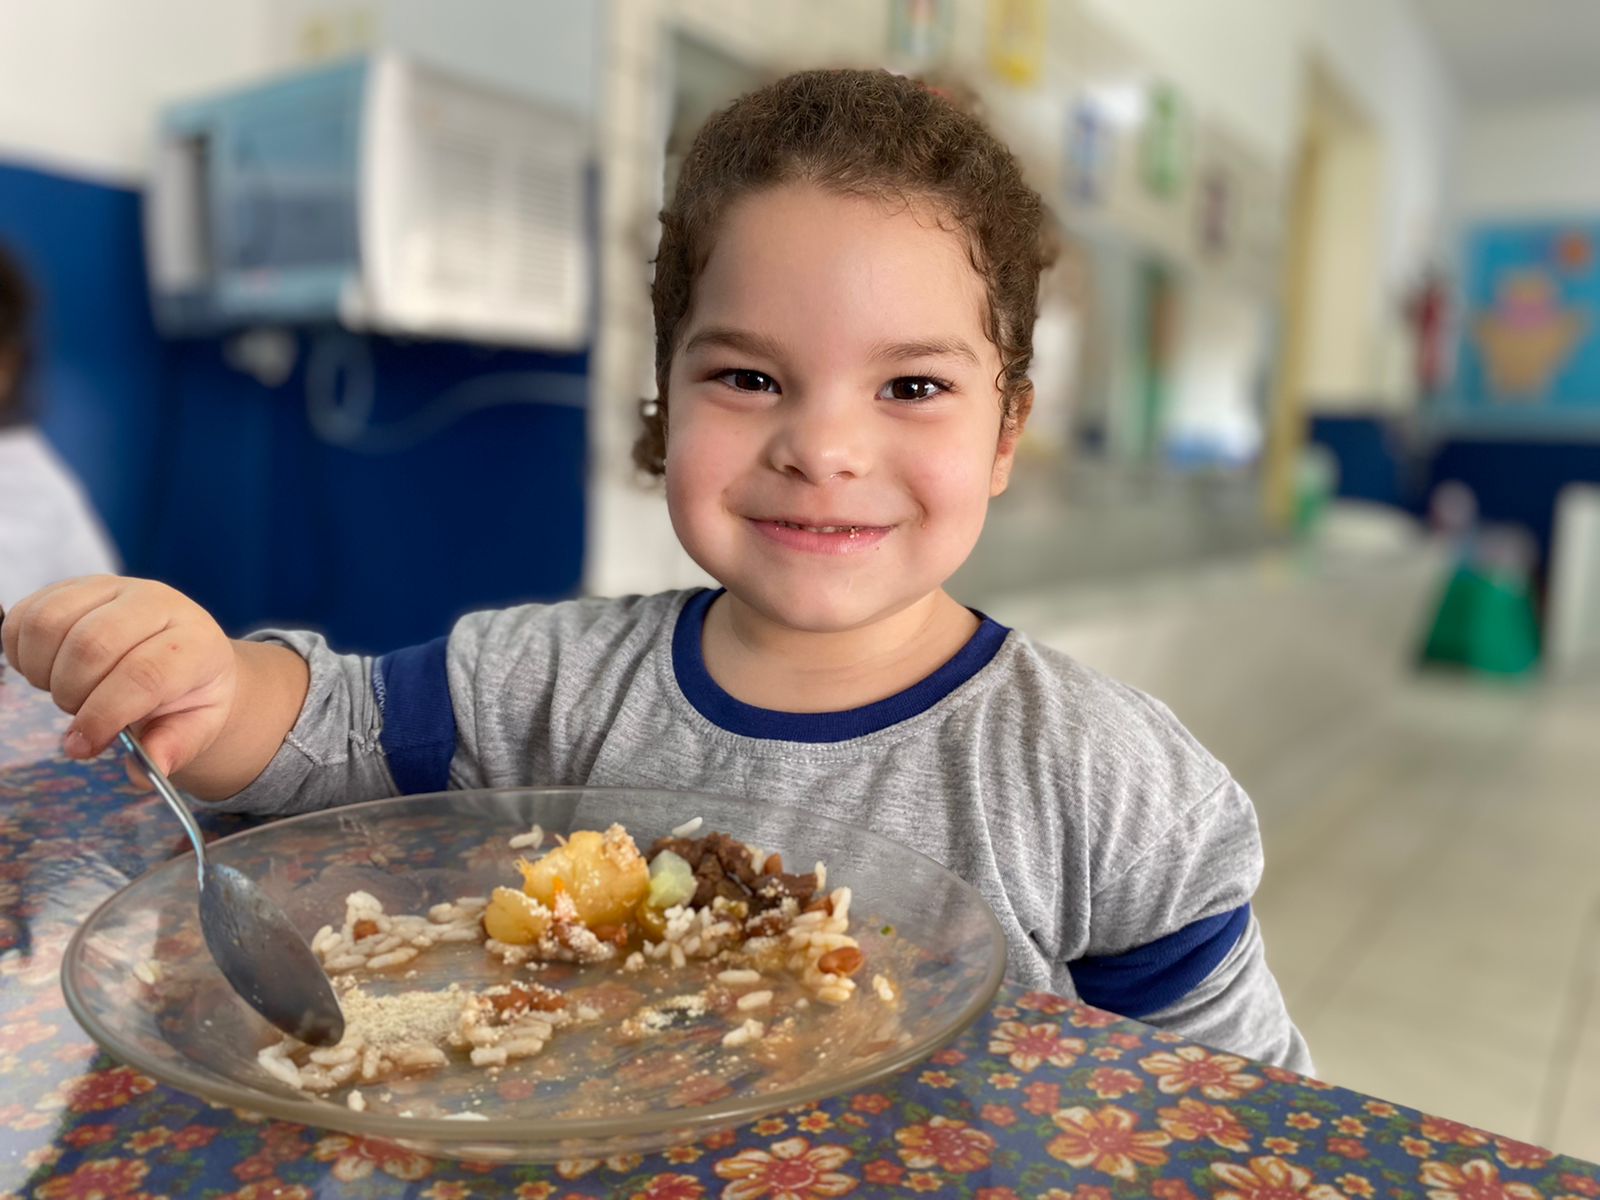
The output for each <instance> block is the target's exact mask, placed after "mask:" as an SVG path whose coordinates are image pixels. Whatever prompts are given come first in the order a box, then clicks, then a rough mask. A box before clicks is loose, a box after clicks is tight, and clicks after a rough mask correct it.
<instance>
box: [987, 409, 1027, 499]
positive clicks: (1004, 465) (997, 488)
mask: <svg viewBox="0 0 1600 1200" xmlns="http://www.w3.org/2000/svg"><path fill="white" fill-rule="evenodd" d="M1032 411H1033V384H1032V383H1031V382H1030V383H1025V384H1023V385H1022V388H1021V390H1019V391H1018V392H1017V399H1016V407H1015V408H1014V409H1013V411H1012V414H1011V418H1010V419H1009V420H1005V421H1002V422H1001V424H1000V444H999V445H998V446H996V447H995V452H994V470H993V472H992V473H991V474H990V476H989V495H990V497H991V498H992V497H995V496H998V495H999V494H1000V493H1001V492H1003V491H1005V490H1006V485H1007V484H1009V483H1010V482H1011V465H1012V463H1014V462H1016V460H1017V439H1018V438H1020V437H1021V436H1022V427H1023V426H1024V425H1026V424H1027V423H1028V414H1029V413H1030V412H1032Z"/></svg>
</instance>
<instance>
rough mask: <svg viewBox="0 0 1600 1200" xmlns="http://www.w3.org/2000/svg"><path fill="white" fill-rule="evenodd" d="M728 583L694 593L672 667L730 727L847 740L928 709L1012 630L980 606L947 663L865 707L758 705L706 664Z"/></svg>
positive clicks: (697, 704) (689, 693)
mask: <svg viewBox="0 0 1600 1200" xmlns="http://www.w3.org/2000/svg"><path fill="white" fill-rule="evenodd" d="M723 590H724V589H722V588H718V589H716V590H714V591H713V590H711V589H707V590H705V591H702V592H698V593H696V594H695V595H694V596H691V597H690V598H689V601H688V603H686V604H685V605H684V606H683V610H682V611H681V612H680V613H679V614H678V623H677V625H676V626H675V627H674V629H673V631H672V669H673V673H674V674H675V675H676V676H677V677H678V688H679V690H681V691H682V692H683V695H684V698H685V699H686V700H688V701H689V703H690V704H692V705H694V708H695V711H696V712H698V713H699V714H700V715H701V716H702V717H704V718H705V719H706V720H708V721H710V722H711V723H712V724H713V725H716V726H717V727H718V728H720V729H725V730H727V731H728V732H729V733H737V734H740V735H742V736H744V737H752V738H766V739H768V740H770V741H782V742H843V741H848V740H849V739H851V738H858V737H865V736H866V735H867V734H869V733H876V732H878V730H880V729H887V728H889V726H891V725H897V724H899V723H900V722H901V721H905V720H908V719H910V718H911V717H914V716H917V715H918V714H919V713H924V712H927V711H928V709H930V708H932V707H933V706H934V705H935V704H937V703H939V701H941V700H943V699H944V698H945V697H946V696H948V695H949V694H950V693H951V692H953V691H955V690H956V689H957V688H958V687H960V686H961V685H962V684H963V683H965V682H967V680H969V679H971V678H972V677H973V676H974V675H976V674H977V673H978V672H979V671H981V670H983V668H984V667H985V666H987V665H988V664H989V660H990V659H992V658H993V657H994V656H995V655H996V654H997V653H999V651H1000V647H1001V645H1002V644H1003V643H1004V642H1005V640H1006V635H1007V634H1008V633H1009V632H1010V630H1009V629H1007V628H1006V626H1004V625H1001V624H1000V623H998V622H997V621H993V620H991V619H990V618H988V617H986V616H984V615H983V614H982V613H980V612H977V611H976V610H974V615H975V616H977V617H978V619H979V625H978V631H977V632H976V633H974V634H973V635H972V637H971V638H970V639H969V640H968V641H967V644H966V645H965V646H963V647H961V649H960V650H958V651H956V655H955V657H954V658H952V659H951V660H950V661H949V662H947V663H945V664H944V666H942V667H940V668H939V669H938V670H937V671H935V672H934V673H933V674H932V675H929V676H928V677H927V678H926V679H924V680H922V681H921V682H920V683H915V684H912V686H910V687H908V688H907V689H906V690H905V691H903V692H899V693H897V694H895V695H893V696H889V697H888V698H886V699H883V700H878V701H876V702H874V703H872V704H867V705H863V706H862V707H861V708H851V709H846V710H844V711H843V712H822V713H793V712H777V711H775V710H773V709H770V708H757V707H756V706H755V705H753V704H746V703H744V701H742V700H735V699H734V698H733V697H732V696H730V695H729V694H728V693H727V692H725V691H723V690H722V688H721V687H719V686H718V684H717V682H716V680H714V679H712V678H711V673H710V672H709V671H707V670H706V660H705V656H704V655H703V654H702V653H701V643H700V639H701V635H702V634H703V633H704V631H705V624H706V613H707V612H708V611H709V610H710V608H711V605H712V602H713V601H715V600H716V598H717V597H718V596H720V595H722V593H723Z"/></svg>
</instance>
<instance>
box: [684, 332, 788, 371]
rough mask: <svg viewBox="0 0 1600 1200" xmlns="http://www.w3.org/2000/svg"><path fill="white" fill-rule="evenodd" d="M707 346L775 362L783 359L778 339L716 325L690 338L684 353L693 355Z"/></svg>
mask: <svg viewBox="0 0 1600 1200" xmlns="http://www.w3.org/2000/svg"><path fill="white" fill-rule="evenodd" d="M706 346H720V347H722V348H723V349H724V350H734V351H737V352H738V353H740V354H750V355H754V356H755V357H757V358H765V359H770V360H772V361H774V362H776V361H779V360H781V359H782V358H783V347H782V346H780V345H779V344H778V341H777V339H776V338H770V337H767V336H766V335H765V334H760V333H752V332H751V331H749V330H748V329H729V328H725V327H722V326H715V325H714V326H712V327H711V328H710V329H702V330H701V331H700V332H699V333H697V334H695V335H694V336H693V337H692V338H690V339H689V341H688V342H687V343H686V344H685V345H684V347H683V352H684V353H685V354H691V353H693V352H694V351H696V350H699V349H701V348H703V347H706Z"/></svg>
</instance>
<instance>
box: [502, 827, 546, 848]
mask: <svg viewBox="0 0 1600 1200" xmlns="http://www.w3.org/2000/svg"><path fill="white" fill-rule="evenodd" d="M507 845H509V846H510V847H511V848H512V849H513V850H537V849H538V848H539V847H540V846H542V845H544V830H543V829H541V828H539V826H537V825H535V826H534V827H533V828H532V829H530V830H528V832H527V833H519V834H517V836H516V837H514V838H512V839H511V841H510V842H508V843H507Z"/></svg>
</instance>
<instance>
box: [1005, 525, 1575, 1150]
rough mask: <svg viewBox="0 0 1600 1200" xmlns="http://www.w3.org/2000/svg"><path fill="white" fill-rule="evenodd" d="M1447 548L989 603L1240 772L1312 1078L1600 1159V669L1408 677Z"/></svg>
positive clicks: (1270, 564) (1267, 921)
mask: <svg viewBox="0 0 1600 1200" xmlns="http://www.w3.org/2000/svg"><path fill="white" fill-rule="evenodd" d="M1438 569H1439V568H1438V563H1437V561H1434V560H1430V559H1428V558H1427V557H1426V556H1420V557H1418V556H1406V555H1399V556H1388V557H1384V556H1378V557H1376V558H1372V559H1369V560H1360V561H1358V560H1357V559H1345V560H1340V561H1332V560H1327V559H1324V560H1320V561H1317V562H1308V561H1306V560H1305V559H1303V558H1292V557H1285V556H1276V557H1274V556H1267V557H1265V558H1258V559H1255V560H1251V561H1250V562H1241V563H1238V564H1234V565H1231V566H1222V567H1217V568H1212V569H1208V570H1207V571H1206V572H1204V573H1196V572H1193V571H1191V572H1188V573H1185V574H1183V575H1179V576H1171V577H1168V578H1167V579H1165V580H1161V581H1156V582H1154V583H1152V582H1150V581H1148V580H1147V581H1145V582H1143V583H1140V584H1138V585H1133V584H1120V585H1108V586H1104V587H1099V588H1096V589H1093V591H1092V592H1089V591H1086V590H1085V589H1083V588H1077V589H1069V590H1062V589H1050V590H1041V589H1034V590H1030V591H1029V592H1027V593H1024V594H1013V595H1010V596H1001V597H984V598H981V599H980V602H983V603H985V607H987V608H988V609H989V611H991V612H992V613H994V614H995V615H996V616H997V617H999V618H1000V619H1002V620H1006V621H1008V622H1009V623H1012V624H1015V625H1017V626H1019V627H1021V628H1025V629H1028V630H1030V632H1033V633H1035V634H1036V635H1038V636H1040V637H1041V638H1042V639H1043V640H1046V641H1049V642H1052V643H1054V644H1057V645H1060V646H1062V647H1063V648H1065V649H1067V650H1069V651H1070V652H1072V653H1074V654H1076V655H1078V656H1079V657H1080V658H1082V659H1084V660H1086V661H1088V662H1090V663H1092V664H1094V665H1096V666H1098V667H1100V668H1101V669H1103V670H1106V671H1108V672H1109V673H1111V674H1113V675H1117V676H1118V677H1120V678H1124V679H1127V680H1128V681H1129V682H1132V683H1134V684H1136V685H1138V686H1141V687H1144V688H1146V689H1147V690H1149V691H1151V692H1153V693H1154V694H1155V695H1157V696H1160V697H1161V698H1163V699H1165V700H1167V701H1168V703H1170V704H1171V705H1172V706H1173V708H1174V709H1175V711H1177V713H1178V715H1179V716H1180V717H1181V718H1182V719H1183V720H1184V721H1185V723H1186V724H1188V725H1189V726H1190V728H1191V729H1193V730H1194V731H1195V732H1196V733H1197V734H1198V735H1199V736H1200V738H1201V740H1202V741H1204V742H1205V743H1206V744H1207V745H1208V746H1209V747H1210V748H1211V749H1212V751H1213V752H1214V753H1216V754H1217V755H1218V756H1219V757H1220V758H1222V759H1223V760H1224V761H1225V762H1227V763H1228V764H1229V766H1230V767H1231V768H1232V770H1233V771H1234V774H1235V775H1236V776H1237V777H1238V778H1239V779H1240V780H1241V781H1242V782H1243V783H1244V784H1245V786H1246V787H1247V788H1248V789H1249V791H1250V792H1251V794H1252V796H1253V797H1254V799H1255V801H1256V806H1257V810H1258V812H1259V814H1260V818H1261V827H1262V838H1263V841H1264V843H1265V847H1266V855H1267V871H1266V876H1265V879H1264V881H1263V884H1262V887H1261V890H1260V892H1259V893H1258V895H1257V898H1256V907H1257V911H1258V913H1259V914H1260V918H1261V922H1262V926H1263V928H1264V930H1265V933H1266V938H1267V947H1268V958H1269V960H1270V962H1271V963H1272V965H1273V969H1274V971H1275V972H1276V974H1277V976H1278V978H1279V980H1280V982H1281V984H1282V986H1283V990H1284V994H1285V996H1286V998H1287V1000H1288V1003H1289V1008H1290V1012H1291V1013H1292V1014H1293V1016H1294V1018H1295V1020H1296V1022H1297V1023H1298V1024H1299V1025H1300V1027H1301V1028H1302V1030H1303V1031H1304V1033H1305V1035H1306V1038H1307V1040H1308V1041H1309V1043H1310V1045H1311V1049H1312V1053H1313V1054H1314V1055H1315V1057H1316V1060H1317V1066H1318V1073H1319V1074H1320V1075H1322V1076H1323V1077H1324V1078H1326V1079H1329V1080H1331V1081H1333V1082H1336V1083H1340V1084H1344V1085H1346V1086H1349V1087H1351V1088H1355V1089H1357V1090H1359V1091H1363V1092H1367V1093H1371V1094H1373V1095H1376V1096H1380V1097H1383V1098H1385V1099H1388V1100H1392V1101H1395V1102H1397V1103H1402V1104H1408V1105H1412V1106H1415V1107H1417V1108H1420V1109H1423V1110H1424V1111H1427V1112H1430V1113H1434V1114H1437V1115H1440V1116H1445V1117H1451V1118H1454V1119H1456V1120H1460V1121H1464V1122H1467V1123H1470V1124H1475V1125H1481V1126H1483V1127H1486V1128H1488V1129H1491V1130H1493V1131H1495V1132H1497V1133H1502V1134H1506V1135H1508V1136H1512V1137H1517V1138H1521V1139H1524V1140H1528V1141H1533V1142H1537V1143H1540V1144H1542V1145H1546V1146H1549V1147H1551V1148H1553V1149H1556V1150H1560V1151H1563V1152H1565V1153H1568V1154H1572V1155H1576V1156H1578V1157H1580V1158H1586V1159H1593V1160H1600V682H1596V683H1595V684H1593V685H1589V686H1580V685H1565V686H1554V685H1539V686H1532V687H1518V686H1505V685H1495V684H1492V683H1482V682H1477V681H1470V680H1466V679H1461V678H1440V677H1437V676H1419V675H1417V674H1416V673H1414V672H1412V671H1411V670H1410V669H1409V667H1408V666H1407V665H1406V664H1407V651H1408V648H1409V647H1410V646H1411V645H1412V644H1413V641H1414V637H1415V630H1416V628H1417V622H1418V621H1419V620H1420V619H1422V617H1423V616H1425V614H1426V612H1427V610H1428V609H1429V607H1430V600H1429V598H1430V596H1431V594H1432V591H1433V588H1434V587H1435V586H1436V584H1437V578H1438V575H1437V572H1438Z"/></svg>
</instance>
